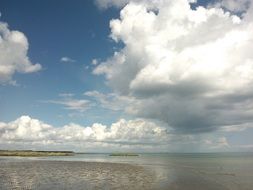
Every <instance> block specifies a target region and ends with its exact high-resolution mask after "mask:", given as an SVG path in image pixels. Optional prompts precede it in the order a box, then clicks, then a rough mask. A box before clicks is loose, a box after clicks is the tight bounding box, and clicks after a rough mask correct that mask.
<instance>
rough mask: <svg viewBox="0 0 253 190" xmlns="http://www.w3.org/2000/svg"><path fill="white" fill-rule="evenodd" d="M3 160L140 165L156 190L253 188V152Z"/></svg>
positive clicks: (244, 189)
mask: <svg viewBox="0 0 253 190" xmlns="http://www.w3.org/2000/svg"><path fill="white" fill-rule="evenodd" d="M1 159H5V161H6V159H7V160H9V161H10V162H12V161H15V162H18V161H23V160H24V159H25V160H29V159H30V160H61V161H87V162H89V161H92V162H111V163H130V164H134V165H141V166H144V167H146V168H147V169H148V170H150V171H152V172H154V173H155V176H156V181H157V185H156V188H157V189H182V190H184V189H187V190H188V189H195V190H196V189H214V190H219V189H222V190H226V189H229V190H239V189H240V190H252V189H253V153H203V154H200V153H194V154H140V156H138V157H112V156H109V155H108V154H77V155H75V156H70V157H47V158H3V157H2V158H0V161H1Z"/></svg>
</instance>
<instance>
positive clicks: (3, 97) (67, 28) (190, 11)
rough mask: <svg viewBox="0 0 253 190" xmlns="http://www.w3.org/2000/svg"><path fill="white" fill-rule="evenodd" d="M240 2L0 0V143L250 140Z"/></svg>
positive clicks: (189, 145) (222, 144)
mask: <svg viewBox="0 0 253 190" xmlns="http://www.w3.org/2000/svg"><path fill="white" fill-rule="evenodd" d="M251 4H252V0H240V1H236V0H216V1H207V0H199V1H193V0H164V1H153V0H151V1H147V0H120V1H117V0H87V1H83V0H75V1H67V0H63V1H49V0H46V1H23V2H22V1H18V0H0V13H1V17H0V37H1V38H0V148H1V147H9V148H20V146H21V144H20V142H22V146H25V148H37V149H48V148H49V147H51V146H52V147H54V148H58V149H74V150H78V151H79V150H82V151H86V150H87V151H93V150H94V149H96V150H97V151H104V149H105V148H106V150H108V151H111V150H118V149H119V148H120V149H126V150H133V151H140V150H141V151H166V152H167V151H179V152H180V151H183V152H186V151H190V152H191V151H193V152H195V151H197V152H198V151H199V152H203V151H204V152H205V151H207V152H209V151H252V150H253V149H252V148H253V141H252V135H253V128H252V126H253V119H252V118H253V109H252V106H253V91H252V89H251V84H252V83H253V78H252V76H253V66H252V65H253V57H252V53H251V52H250V49H252V48H253V44H252V40H253V39H252V36H253V35H252V23H253V20H252V15H253V6H252V5H251ZM31 142H32V143H31ZM77 142H78V143H77ZM80 144H81V145H80ZM83 144H87V145H83Z"/></svg>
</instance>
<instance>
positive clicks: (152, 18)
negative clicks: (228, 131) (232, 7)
mask: <svg viewBox="0 0 253 190" xmlns="http://www.w3.org/2000/svg"><path fill="white" fill-rule="evenodd" d="M106 2H108V1H106ZM109 2H111V3H112V2H113V1H109ZM224 2H225V1H224ZM240 2H242V1H240ZM242 3H243V2H242ZM252 7H253V6H251V7H249V8H248V9H247V12H246V13H245V14H244V15H243V16H242V17H238V16H237V15H233V13H231V12H226V11H225V10H224V9H222V8H220V7H216V8H206V7H197V8H196V9H194V10H193V9H191V6H190V4H189V1H187V0H161V1H144V0H143V1H127V5H126V6H125V7H123V8H122V10H121V11H120V18H118V19H113V20H111V22H110V28H111V34H110V36H111V38H112V39H113V40H114V41H115V42H116V43H118V42H122V43H124V45H125V46H124V47H123V48H122V49H121V50H120V51H116V52H115V53H114V55H113V56H111V57H109V58H108V59H107V60H105V61H102V62H101V63H100V64H99V65H98V66H97V67H96V68H95V69H94V70H93V73H94V74H97V75H101V74H103V75H105V77H106V79H107V84H108V85H109V86H110V87H111V88H112V89H113V90H114V91H115V93H117V94H118V95H119V96H128V97H129V98H131V99H134V100H135V101H134V102H133V103H132V104H130V105H129V106H128V108H127V109H126V110H128V113H130V114H132V115H135V116H138V117H144V118H151V119H157V120H159V121H162V122H165V123H167V124H168V126H169V127H171V128H172V129H174V130H175V131H177V132H181V133H200V132H208V131H213V130H216V129H218V128H219V127H220V126H232V125H237V126H239V125H244V124H245V123H250V122H252V121H253V119H252V118H253V117H252V116H253V109H252V105H253V104H252V102H253V96H252V94H253V93H252V88H251V86H252V83H253V54H252V53H251V49H252V48H253V43H252V42H253V33H252V31H253V22H252V18H250V16H249V15H252V12H253V11H252V10H253V9H252Z"/></svg>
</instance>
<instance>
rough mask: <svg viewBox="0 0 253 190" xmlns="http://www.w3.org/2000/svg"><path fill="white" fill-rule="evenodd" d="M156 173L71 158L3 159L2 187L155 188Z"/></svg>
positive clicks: (0, 167) (0, 183) (134, 167)
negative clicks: (71, 159) (54, 159)
mask: <svg viewBox="0 0 253 190" xmlns="http://www.w3.org/2000/svg"><path fill="white" fill-rule="evenodd" d="M154 180H155V179H154V175H153V174H152V172H151V171H148V170H147V169H145V168H144V167H141V166H137V165H130V164H119V163H98V162H72V161H41V160H40V161H16V162H8V161H1V162H0V187H1V190H7V189H8V190H9V189H22V190H24V189H36V190H42V189H43V190H45V189H56V190H57V189H59V190H60V189H75V190H79V189H136V190H139V189H153V182H154Z"/></svg>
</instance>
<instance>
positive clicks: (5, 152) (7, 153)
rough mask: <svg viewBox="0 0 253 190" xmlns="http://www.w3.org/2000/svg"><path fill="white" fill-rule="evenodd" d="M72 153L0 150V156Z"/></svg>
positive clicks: (70, 153)
mask: <svg viewBox="0 0 253 190" xmlns="http://www.w3.org/2000/svg"><path fill="white" fill-rule="evenodd" d="M74 154H75V153H74V152H73V151H33V150H0V156H25V157H33V156H34V157H37V156H38V157H39V156H72V155H74Z"/></svg>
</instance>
